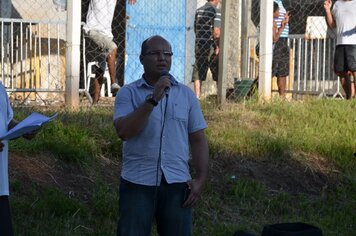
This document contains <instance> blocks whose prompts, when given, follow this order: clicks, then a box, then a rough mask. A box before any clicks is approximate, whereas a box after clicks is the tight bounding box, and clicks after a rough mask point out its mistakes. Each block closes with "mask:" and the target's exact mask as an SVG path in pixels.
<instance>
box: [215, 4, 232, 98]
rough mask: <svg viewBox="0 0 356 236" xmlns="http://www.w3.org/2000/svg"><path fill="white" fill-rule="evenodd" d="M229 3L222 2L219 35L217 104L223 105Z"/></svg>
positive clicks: (227, 50) (227, 48)
mask: <svg viewBox="0 0 356 236" xmlns="http://www.w3.org/2000/svg"><path fill="white" fill-rule="evenodd" d="M229 3H231V2H230V1H224V2H223V4H222V11H221V20H222V25H221V34H220V53H219V79H218V103H219V104H223V103H225V100H226V82H227V70H228V66H227V65H228V62H229V58H228V54H229V46H230V44H229V38H230V37H229V35H230V31H229V19H230V10H231V7H230V5H229Z"/></svg>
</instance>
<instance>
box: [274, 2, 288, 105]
mask: <svg viewBox="0 0 356 236" xmlns="http://www.w3.org/2000/svg"><path fill="white" fill-rule="evenodd" d="M274 2H275V3H277V4H278V6H279V17H278V18H275V22H276V25H277V29H279V28H281V27H282V22H284V21H285V17H286V15H287V17H288V19H289V15H288V12H287V11H286V9H285V8H284V6H283V3H282V0H275V1H274ZM288 36H289V25H288V22H287V24H285V26H284V29H283V31H282V33H281V34H280V36H279V39H278V41H277V42H276V43H275V45H274V50H273V61H272V76H276V77H277V86H278V93H279V96H280V97H281V98H285V96H286V85H287V76H288V75H289V46H288Z"/></svg>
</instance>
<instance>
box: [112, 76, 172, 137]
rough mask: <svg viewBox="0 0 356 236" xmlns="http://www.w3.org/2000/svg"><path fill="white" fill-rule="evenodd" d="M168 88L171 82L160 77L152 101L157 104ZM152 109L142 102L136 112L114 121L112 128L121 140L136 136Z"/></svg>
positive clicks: (164, 77)
mask: <svg viewBox="0 0 356 236" xmlns="http://www.w3.org/2000/svg"><path fill="white" fill-rule="evenodd" d="M170 86H171V82H170V79H169V77H167V76H163V77H160V79H159V80H158V81H157V82H156V84H155V87H154V90H153V99H154V100H155V101H157V102H159V101H160V100H161V99H162V97H163V96H164V94H165V92H164V90H165V88H167V87H170ZM153 109H154V106H153V105H152V104H150V103H146V102H143V103H142V104H141V105H140V106H139V107H138V108H137V109H136V110H134V111H133V112H131V113H130V114H128V115H126V116H124V117H121V118H118V119H116V120H115V121H114V126H115V129H116V132H117V134H118V136H119V137H120V138H121V139H122V140H127V139H130V138H132V137H134V136H136V135H137V134H138V133H139V132H140V131H141V130H142V129H143V127H144V126H145V124H146V122H147V120H148V117H149V116H150V114H151V112H152V111H153Z"/></svg>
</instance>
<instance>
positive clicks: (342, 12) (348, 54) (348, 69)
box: [324, 0, 356, 99]
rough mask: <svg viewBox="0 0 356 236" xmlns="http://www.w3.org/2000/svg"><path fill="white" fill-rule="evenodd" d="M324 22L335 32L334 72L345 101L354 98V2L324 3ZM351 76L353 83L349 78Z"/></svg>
mask: <svg viewBox="0 0 356 236" xmlns="http://www.w3.org/2000/svg"><path fill="white" fill-rule="evenodd" d="M324 9H325V13H326V22H327V24H328V26H329V27H330V28H335V29H336V30H335V31H336V48H335V55H334V71H335V73H336V74H337V75H338V76H339V77H340V81H341V84H342V87H343V89H344V91H345V94H346V99H351V98H352V97H355V90H356V83H355V80H356V14H355V12H356V1H355V0H339V1H337V2H335V4H334V6H333V7H332V1H331V0H326V1H324ZM350 74H352V75H353V81H352V80H351V78H350Z"/></svg>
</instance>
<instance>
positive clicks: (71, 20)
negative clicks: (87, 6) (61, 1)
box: [65, 0, 82, 108]
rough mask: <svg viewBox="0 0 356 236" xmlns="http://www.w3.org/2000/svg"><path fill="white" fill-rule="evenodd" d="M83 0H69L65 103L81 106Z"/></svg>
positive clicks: (73, 106) (70, 105)
mask: <svg viewBox="0 0 356 236" xmlns="http://www.w3.org/2000/svg"><path fill="white" fill-rule="evenodd" d="M81 5H82V1H81V0H68V1H67V30H66V31H67V46H66V53H67V54H66V85H65V103H66V106H67V107H72V108H77V107H78V106H79V75H80V32H81V30H80V23H81V12H82V11H81Z"/></svg>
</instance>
